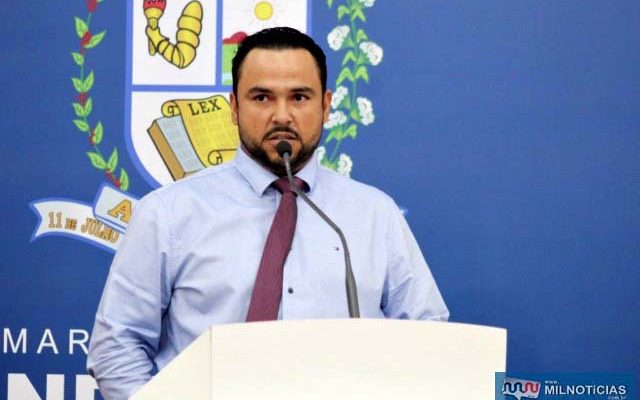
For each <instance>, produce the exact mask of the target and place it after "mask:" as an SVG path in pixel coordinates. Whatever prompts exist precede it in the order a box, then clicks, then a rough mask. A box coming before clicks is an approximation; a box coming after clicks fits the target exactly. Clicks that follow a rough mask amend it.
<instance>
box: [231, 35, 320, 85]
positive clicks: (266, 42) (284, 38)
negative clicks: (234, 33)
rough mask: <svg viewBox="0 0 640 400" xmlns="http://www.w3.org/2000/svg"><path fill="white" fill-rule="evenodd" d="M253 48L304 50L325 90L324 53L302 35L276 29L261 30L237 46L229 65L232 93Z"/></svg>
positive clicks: (311, 40) (308, 38) (309, 38)
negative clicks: (243, 64)
mask: <svg viewBox="0 0 640 400" xmlns="http://www.w3.org/2000/svg"><path fill="white" fill-rule="evenodd" d="M255 48H258V49H271V50H284V49H305V50H307V51H308V52H309V53H311V55H312V56H313V58H314V59H315V60H316V64H317V65H318V70H319V72H320V83H321V84H322V92H323V93H324V92H325V91H326V90H327V57H326V56H325V55H324V51H322V49H321V48H320V46H318V45H317V44H316V42H314V41H313V39H311V37H309V36H307V35H305V34H304V33H302V32H300V31H298V30H296V29H293V28H289V27H276V28H267V29H263V30H261V31H260V32H256V33H254V34H253V35H250V36H247V37H246V38H245V39H244V40H243V41H242V42H241V43H240V45H239V46H238V51H237V52H236V55H235V56H234V57H233V63H232V65H231V76H232V78H233V93H235V94H236V95H237V94H238V78H239V75H240V68H241V67H242V63H243V62H244V59H245V58H246V57H247V54H249V52H250V51H251V50H253V49H255Z"/></svg>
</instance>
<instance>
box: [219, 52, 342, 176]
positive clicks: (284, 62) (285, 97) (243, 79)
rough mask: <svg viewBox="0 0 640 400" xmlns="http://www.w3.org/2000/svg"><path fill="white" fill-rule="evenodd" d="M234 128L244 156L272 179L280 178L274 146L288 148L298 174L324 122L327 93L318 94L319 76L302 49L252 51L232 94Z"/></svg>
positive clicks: (318, 136)
mask: <svg viewBox="0 0 640 400" xmlns="http://www.w3.org/2000/svg"><path fill="white" fill-rule="evenodd" d="M230 100H231V112H232V118H233V123H234V124H236V125H238V130H239V132H240V141H241V142H242V146H243V148H244V149H245V151H246V152H247V153H248V154H249V155H250V156H251V157H252V158H254V159H255V160H257V161H258V162H259V163H261V164H262V165H263V166H264V167H266V168H267V169H269V170H271V171H273V172H274V173H275V174H276V175H279V176H282V175H285V174H286V172H285V169H284V166H283V162H282V159H281V158H280V156H278V152H277V151H276V145H277V144H278V143H279V142H280V141H281V140H286V141H288V142H289V144H291V149H292V154H291V166H292V169H293V170H294V172H297V171H299V170H300V169H301V168H302V167H303V166H304V165H305V164H306V162H307V161H308V160H309V158H311V156H312V155H313V151H314V150H315V148H316V147H317V146H318V143H319V141H320V135H321V134H322V125H323V124H324V122H326V121H327V118H328V116H329V105H330V104H331V93H330V92H329V91H327V92H325V93H323V92H322V84H321V83H320V72H319V70H318V67H317V65H316V62H315V60H314V58H313V56H312V55H311V53H309V52H308V51H307V50H305V49H283V50H273V49H259V48H256V49H253V50H251V51H250V52H249V54H247V57H246V58H245V59H244V61H243V63H242V66H241V68H240V72H239V74H238V88H237V95H234V94H233V93H231V95H230Z"/></svg>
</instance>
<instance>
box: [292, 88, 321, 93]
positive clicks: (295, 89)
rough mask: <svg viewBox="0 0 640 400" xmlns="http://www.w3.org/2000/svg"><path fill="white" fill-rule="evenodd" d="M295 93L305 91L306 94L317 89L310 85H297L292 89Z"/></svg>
mask: <svg viewBox="0 0 640 400" xmlns="http://www.w3.org/2000/svg"><path fill="white" fill-rule="evenodd" d="M291 92H293V93H304V94H314V93H315V90H313V89H312V88H310V87H309V86H302V87H296V88H293V89H291Z"/></svg>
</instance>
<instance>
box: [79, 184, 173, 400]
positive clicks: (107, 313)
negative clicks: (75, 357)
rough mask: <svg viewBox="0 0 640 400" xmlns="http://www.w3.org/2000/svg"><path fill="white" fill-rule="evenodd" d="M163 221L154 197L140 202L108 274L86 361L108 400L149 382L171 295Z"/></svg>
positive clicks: (125, 395)
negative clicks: (163, 317) (164, 314)
mask: <svg viewBox="0 0 640 400" xmlns="http://www.w3.org/2000/svg"><path fill="white" fill-rule="evenodd" d="M166 218H167V214H166V213H165V212H164V211H163V209H162V206H161V204H160V200H159V198H158V197H157V195H155V194H151V195H149V196H147V197H145V198H144V199H142V200H141V201H140V202H138V204H137V205H136V207H135V210H134V216H133V218H132V220H131V223H130V224H129V227H128V229H127V233H126V235H125V239H124V240H123V242H122V244H121V245H120V248H119V249H118V252H117V253H116V256H115V257H114V259H113V263H112V265H111V269H110V271H109V277H108V278H107V283H106V285H105V288H104V292H103V294H102V299H101V300H100V306H99V308H98V312H97V314H96V321H95V325H94V327H93V333H92V335H91V342H90V344H89V355H88V359H87V368H88V370H89V372H90V374H91V375H93V376H94V377H95V379H96V381H97V382H98V386H99V388H100V392H101V393H102V395H103V396H104V398H105V399H106V400H121V399H122V400H124V399H128V398H129V396H130V395H131V394H133V392H134V391H135V390H137V389H139V388H140V387H141V386H142V385H144V384H145V383H146V382H147V381H148V380H149V379H150V378H151V371H152V369H153V366H154V363H153V361H152V360H153V357H154V356H155V355H156V353H157V350H158V343H159V339H160V329H161V319H162V314H163V312H164V310H165V309H166V306H167V304H168V301H169V293H170V291H169V288H168V286H169V284H168V273H167V268H168V266H169V264H170V260H169V256H170V254H171V251H170V250H171V249H170V247H171V242H170V232H169V229H168V224H167V222H166V220H165V219H166Z"/></svg>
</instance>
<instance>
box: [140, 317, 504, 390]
mask: <svg viewBox="0 0 640 400" xmlns="http://www.w3.org/2000/svg"><path fill="white" fill-rule="evenodd" d="M506 347H507V332H506V330H504V329H501V328H492V327H485V326H477V325H467V324H458V323H443V322H425V321H404V320H384V319H379V320H378V319H342V320H306V321H274V322H257V323H245V324H234V325H222V326H214V327H211V328H209V329H208V330H207V331H206V332H205V333H204V334H203V335H202V336H200V337H199V338H198V339H196V340H195V341H194V342H193V343H192V344H191V345H189V346H188V347H187V348H186V349H185V350H184V351H183V352H182V353H181V354H180V355H178V356H177V357H176V358H175V359H174V360H173V361H172V362H171V363H169V365H167V366H166V367H165V368H164V369H163V370H162V371H160V372H159V373H158V374H157V375H156V376H155V377H154V378H153V379H152V380H151V381H150V382H149V383H148V384H147V385H145V386H144V387H142V388H141V389H140V390H139V391H138V392H136V393H135V394H134V396H133V397H132V398H131V399H132V400H151V399H153V400H163V399H167V400H168V399H171V400H219V399H224V400H226V399H233V400H243V399H278V400H287V399H296V400H300V399H323V400H333V399H367V400H369V399H393V400H397V399H437V400H440V399H472V398H473V399H492V398H494V372H495V371H505V367H506Z"/></svg>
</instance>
